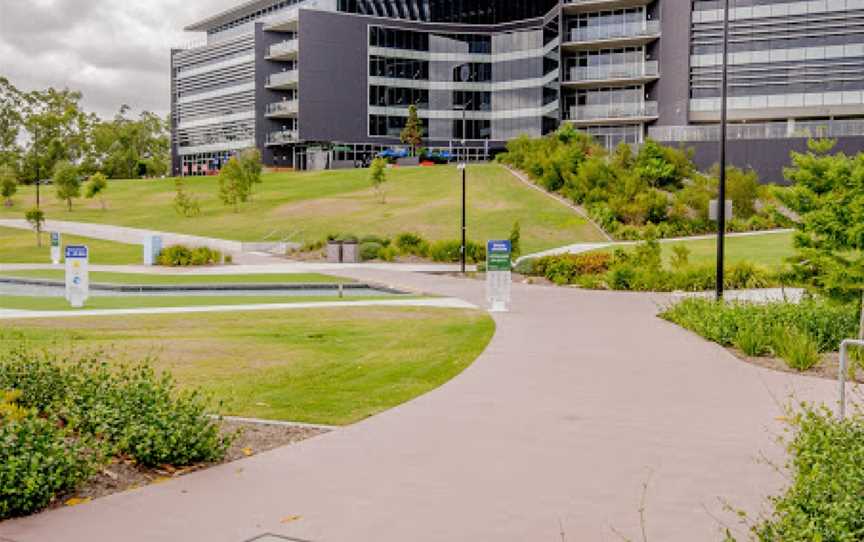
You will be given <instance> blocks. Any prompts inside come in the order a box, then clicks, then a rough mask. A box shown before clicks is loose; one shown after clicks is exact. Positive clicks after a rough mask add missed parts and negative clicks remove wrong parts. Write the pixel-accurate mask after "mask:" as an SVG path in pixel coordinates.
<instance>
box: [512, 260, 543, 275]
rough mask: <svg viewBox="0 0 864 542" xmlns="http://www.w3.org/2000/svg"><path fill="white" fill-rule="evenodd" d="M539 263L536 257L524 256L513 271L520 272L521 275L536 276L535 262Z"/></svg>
mask: <svg viewBox="0 0 864 542" xmlns="http://www.w3.org/2000/svg"><path fill="white" fill-rule="evenodd" d="M536 263H537V259H536V258H523V259H521V260H519V261H518V262H517V263H516V265H515V266H514V267H513V272H514V273H518V274H520V275H526V276H534V275H536V272H535V264H536Z"/></svg>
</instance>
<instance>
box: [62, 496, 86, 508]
mask: <svg viewBox="0 0 864 542" xmlns="http://www.w3.org/2000/svg"><path fill="white" fill-rule="evenodd" d="M92 500H93V499H91V498H90V497H85V498H83V499H79V498H78V497H72V498H71V499H69V500H67V501H66V502H65V503H63V504H65V505H66V506H78V505H79V504H87V503H88V502H90V501H92Z"/></svg>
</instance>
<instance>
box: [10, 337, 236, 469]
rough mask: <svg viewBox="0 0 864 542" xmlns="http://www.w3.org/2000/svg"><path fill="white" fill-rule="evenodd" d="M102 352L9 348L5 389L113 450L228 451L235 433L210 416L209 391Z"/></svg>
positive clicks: (161, 453) (187, 460) (165, 460)
mask: <svg viewBox="0 0 864 542" xmlns="http://www.w3.org/2000/svg"><path fill="white" fill-rule="evenodd" d="M101 357H102V355H101V354H100V353H94V354H89V355H84V356H68V357H61V356H60V355H57V354H53V353H40V354H36V353H34V352H32V351H31V350H29V349H27V348H26V347H23V346H22V347H19V348H16V349H12V350H8V351H4V352H2V354H0V388H3V389H16V390H18V392H20V397H19V399H18V403H19V404H20V405H21V406H22V407H24V408H28V409H32V411H33V412H36V413H38V414H40V415H42V416H46V417H53V416H57V417H59V418H60V419H61V420H62V421H63V422H64V423H65V424H66V427H67V428H68V429H69V430H70V431H71V432H72V433H71V434H74V436H75V438H76V439H79V440H80V439H91V438H92V439H96V440H98V442H99V443H100V445H102V446H104V447H105V448H106V450H107V451H108V452H109V453H112V454H118V453H119V454H126V455H129V456H131V457H133V458H134V459H135V460H136V461H138V462H139V463H141V464H144V465H148V466H157V465H162V464H171V465H177V466H182V465H189V464H194V463H198V462H202V461H213V460H217V459H221V458H222V456H223V455H224V452H225V449H226V447H227V445H228V443H229V442H230V440H231V439H230V438H226V437H222V436H220V434H219V431H218V427H217V425H216V422H215V421H214V420H213V419H211V418H210V417H209V416H208V412H207V407H208V405H209V403H208V401H207V398H206V397H204V396H202V395H201V394H200V393H199V392H197V391H195V390H190V391H179V390H178V389H177V386H176V383H175V382H174V380H173V379H172V378H171V376H170V375H169V374H167V373H164V374H158V373H156V372H155V371H154V370H153V368H152V366H151V365H150V364H149V363H148V362H147V361H144V362H142V363H137V364H121V365H113V364H109V363H108V362H105V361H102V359H101ZM43 378H46V379H47V380H45V381H43ZM0 485H2V484H0Z"/></svg>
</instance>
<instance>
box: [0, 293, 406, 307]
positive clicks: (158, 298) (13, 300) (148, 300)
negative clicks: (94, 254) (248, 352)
mask: <svg viewBox="0 0 864 542" xmlns="http://www.w3.org/2000/svg"><path fill="white" fill-rule="evenodd" d="M370 299H393V297H392V296H353V297H346V298H343V299H341V300H340V299H339V297H338V296H337V294H336V293H335V292H334V293H333V295H329V296H292V295H290V294H286V295H284V296H279V295H277V296H263V295H261V296H253V295H249V296H245V295H244V296H239V295H234V296H228V295H226V296H210V295H206V296H205V295H200V296H182V295H149V296H148V295H142V296H137V295H130V296H116V297H112V296H105V297H91V298H90V299H88V300H87V303H85V306H84V308H83V309H73V308H71V307H70V306H69V302H68V301H66V300H65V299H64V298H62V297H40V296H12V295H4V296H0V308H2V309H14V310H25V311H76V310H102V309H144V308H148V309H149V308H163V307H208V306H216V305H265V304H273V303H311V302H315V301H363V300H370ZM399 299H410V298H409V297H399Z"/></svg>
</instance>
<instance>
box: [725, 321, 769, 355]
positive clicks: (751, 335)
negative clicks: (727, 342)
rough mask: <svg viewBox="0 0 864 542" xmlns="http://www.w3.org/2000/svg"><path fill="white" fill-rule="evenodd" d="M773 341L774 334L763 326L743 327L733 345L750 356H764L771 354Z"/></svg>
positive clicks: (736, 335)
mask: <svg viewBox="0 0 864 542" xmlns="http://www.w3.org/2000/svg"><path fill="white" fill-rule="evenodd" d="M773 339H774V337H773V334H772V333H771V332H769V331H767V330H766V329H765V328H764V327H763V326H761V325H757V326H742V327H739V328H738V332H737V333H736V334H735V338H734V339H732V344H734V345H735V347H736V348H738V349H739V350H741V351H742V352H744V353H745V354H747V355H748V356H764V355H766V354H770V353H771V350H772V345H773Z"/></svg>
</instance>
